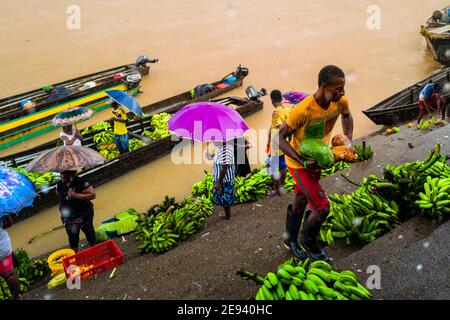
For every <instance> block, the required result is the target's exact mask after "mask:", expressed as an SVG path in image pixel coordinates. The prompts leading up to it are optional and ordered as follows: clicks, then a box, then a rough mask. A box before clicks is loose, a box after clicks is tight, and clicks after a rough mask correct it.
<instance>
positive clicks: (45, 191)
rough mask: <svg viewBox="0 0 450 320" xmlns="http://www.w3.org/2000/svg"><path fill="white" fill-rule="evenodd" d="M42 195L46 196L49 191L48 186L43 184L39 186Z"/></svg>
mask: <svg viewBox="0 0 450 320" xmlns="http://www.w3.org/2000/svg"><path fill="white" fill-rule="evenodd" d="M40 191H41V192H42V193H43V194H47V193H48V192H49V191H50V186H49V185H48V184H44V185H42V186H41V190H40Z"/></svg>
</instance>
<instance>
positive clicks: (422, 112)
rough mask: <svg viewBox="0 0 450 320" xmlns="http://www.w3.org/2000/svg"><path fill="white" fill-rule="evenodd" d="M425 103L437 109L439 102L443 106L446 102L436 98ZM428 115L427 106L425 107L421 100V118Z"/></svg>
mask: <svg viewBox="0 0 450 320" xmlns="http://www.w3.org/2000/svg"><path fill="white" fill-rule="evenodd" d="M425 102H426V103H427V104H428V105H429V106H431V107H432V108H437V104H438V102H440V104H441V106H443V105H444V100H443V99H442V98H440V97H437V96H434V97H432V98H431V99H427V100H425ZM430 111H431V110H430ZM426 113H427V111H426V110H425V105H424V103H423V101H420V100H419V118H420V117H421V116H423V115H424V114H426Z"/></svg>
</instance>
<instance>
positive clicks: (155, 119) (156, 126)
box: [141, 112, 172, 141]
mask: <svg viewBox="0 0 450 320" xmlns="http://www.w3.org/2000/svg"><path fill="white" fill-rule="evenodd" d="M171 117H172V115H171V114H169V113H165V112H162V113H158V114H155V115H153V116H152V120H151V121H150V125H151V127H152V130H151V131H148V130H144V131H143V132H142V134H141V135H142V136H144V137H148V138H150V139H152V140H153V141H158V140H162V139H164V138H167V137H170V135H171V133H170V131H169V124H168V121H169V120H170V118H171Z"/></svg>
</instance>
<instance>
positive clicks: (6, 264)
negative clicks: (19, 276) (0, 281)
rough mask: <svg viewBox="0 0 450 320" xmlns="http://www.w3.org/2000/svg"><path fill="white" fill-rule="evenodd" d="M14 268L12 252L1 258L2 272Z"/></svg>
mask: <svg viewBox="0 0 450 320" xmlns="http://www.w3.org/2000/svg"><path fill="white" fill-rule="evenodd" d="M12 269H13V262H12V253H10V254H9V256H7V257H6V258H4V259H3V260H0V273H8V272H10V271H11V270H12Z"/></svg>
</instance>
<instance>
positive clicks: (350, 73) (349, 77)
mask: <svg viewBox="0 0 450 320" xmlns="http://www.w3.org/2000/svg"><path fill="white" fill-rule="evenodd" d="M345 80H346V81H347V82H348V83H354V82H355V80H356V74H355V72H354V71H348V72H346V74H345Z"/></svg>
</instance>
